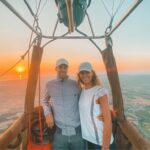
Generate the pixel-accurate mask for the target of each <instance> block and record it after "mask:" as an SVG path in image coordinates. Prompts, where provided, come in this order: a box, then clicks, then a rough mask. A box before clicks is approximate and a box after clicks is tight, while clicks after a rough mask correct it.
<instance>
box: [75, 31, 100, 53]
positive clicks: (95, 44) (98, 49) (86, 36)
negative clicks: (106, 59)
mask: <svg viewBox="0 0 150 150" xmlns="http://www.w3.org/2000/svg"><path fill="white" fill-rule="evenodd" d="M76 31H77V32H78V33H80V34H81V35H84V36H85V37H88V36H87V35H86V34H85V33H83V32H82V31H80V30H78V29H77V28H76ZM88 40H90V41H91V42H92V43H93V45H94V46H95V47H96V48H97V49H98V50H99V52H100V53H102V50H101V49H100V47H99V46H98V45H97V44H96V43H95V42H94V41H93V40H92V39H88Z"/></svg>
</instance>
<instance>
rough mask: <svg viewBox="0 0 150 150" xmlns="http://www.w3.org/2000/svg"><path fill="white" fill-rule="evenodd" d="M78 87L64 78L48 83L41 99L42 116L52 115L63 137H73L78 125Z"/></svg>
mask: <svg viewBox="0 0 150 150" xmlns="http://www.w3.org/2000/svg"><path fill="white" fill-rule="evenodd" d="M79 92H80V90H79V87H78V85H77V82H76V81H74V80H72V79H69V78H66V79H65V80H62V79H60V78H57V79H54V80H51V81H49V82H48V83H47V84H46V92H45V96H44V99H43V101H42V102H43V109H44V115H45V116H47V115H48V114H49V113H51V112H52V110H53V113H54V120H55V124H56V126H58V127H59V128H61V129H62V134H63V135H68V136H70V135H75V134H76V131H75V128H76V127H78V126H79V125H80V117H79V107H78V101H79Z"/></svg>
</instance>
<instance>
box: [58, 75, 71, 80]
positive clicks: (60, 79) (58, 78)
mask: <svg viewBox="0 0 150 150" xmlns="http://www.w3.org/2000/svg"><path fill="white" fill-rule="evenodd" d="M68 78H69V76H67V77H66V78H65V79H61V78H60V77H58V76H57V81H66V80H67V79H68Z"/></svg>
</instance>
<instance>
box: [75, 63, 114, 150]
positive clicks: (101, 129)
mask: <svg viewBox="0 0 150 150" xmlns="http://www.w3.org/2000/svg"><path fill="white" fill-rule="evenodd" d="M78 82H79V85H80V86H81V88H82V92H81V95H80V99H79V111H80V119H81V129H82V137H83V138H84V139H85V141H86V143H87V144H86V145H87V147H88V149H89V150H97V149H98V150H100V149H101V150H110V149H111V147H112V146H111V145H110V144H112V142H113V136H112V121H111V114H110V109H109V104H108V92H107V90H106V89H105V88H104V87H102V86H101V84H100V82H99V80H98V78H97V76H96V74H95V72H94V71H93V68H92V65H91V64H90V63H88V62H84V63H82V64H81V65H80V66H79V73H78ZM100 114H102V116H103V119H102V120H99V119H98V116H99V115H100Z"/></svg>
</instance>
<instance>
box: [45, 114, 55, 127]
mask: <svg viewBox="0 0 150 150" xmlns="http://www.w3.org/2000/svg"><path fill="white" fill-rule="evenodd" d="M46 124H47V126H48V127H49V128H53V126H54V118H53V115H52V114H48V115H47V116H46Z"/></svg>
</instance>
